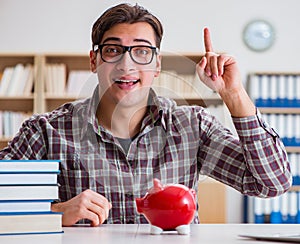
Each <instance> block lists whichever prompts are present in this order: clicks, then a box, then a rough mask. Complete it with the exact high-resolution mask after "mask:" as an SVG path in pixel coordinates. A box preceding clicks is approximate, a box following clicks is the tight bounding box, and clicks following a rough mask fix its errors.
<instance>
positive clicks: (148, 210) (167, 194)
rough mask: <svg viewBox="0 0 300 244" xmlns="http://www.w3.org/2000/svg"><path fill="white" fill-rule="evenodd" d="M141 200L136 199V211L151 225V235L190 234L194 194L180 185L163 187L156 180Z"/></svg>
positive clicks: (194, 209)
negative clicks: (175, 232)
mask: <svg viewBox="0 0 300 244" xmlns="http://www.w3.org/2000/svg"><path fill="white" fill-rule="evenodd" d="M153 184H154V186H153V187H152V188H151V189H150V190H149V191H148V192H147V194H146V195H145V196H144V197H143V198H137V199H135V201H136V206H137V211H138V212H139V213H141V214H143V215H144V216H145V217H146V219H147V220H148V221H149V223H150V224H151V231H150V232H151V234H160V233H162V232H163V231H169V230H176V231H177V232H178V233H179V234H188V233H189V232H190V223H191V222H192V220H193V218H194V215H195V211H196V193H195V191H194V190H193V189H189V188H188V187H186V186H184V185H180V184H169V185H165V186H163V185H162V184H161V183H160V181H159V180H158V179H154V180H153Z"/></svg>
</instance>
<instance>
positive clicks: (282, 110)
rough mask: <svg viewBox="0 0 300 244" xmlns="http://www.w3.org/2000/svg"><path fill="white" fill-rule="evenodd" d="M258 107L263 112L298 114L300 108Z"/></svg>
mask: <svg viewBox="0 0 300 244" xmlns="http://www.w3.org/2000/svg"><path fill="white" fill-rule="evenodd" d="M258 109H259V111H260V112H261V113H264V114H300V108H288V107H286V108H279V107H274V108H271V107H268V108H267V107H258Z"/></svg>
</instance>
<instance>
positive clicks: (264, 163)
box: [0, 4, 291, 226]
mask: <svg viewBox="0 0 300 244" xmlns="http://www.w3.org/2000/svg"><path fill="white" fill-rule="evenodd" d="M162 34H163V29H162V26H161V23H160V22H159V20H158V19H157V18H156V17H155V16H153V15H152V14H150V13H149V12H148V11H147V10H145V9H144V8H142V7H140V6H138V5H135V6H131V5H127V4H120V5H117V6H114V7H112V8H110V9H108V10H107V11H106V12H105V13H104V14H103V15H102V16H100V18H99V19H98V20H97V21H96V22H95V24H94V26H93V30H92V41H93V50H92V51H90V66H91V70H92V71H93V72H94V73H97V76H98V79H99V86H98V87H97V88H96V90H95V92H94V95H93V96H92V97H91V98H88V99H86V100H82V101H76V102H73V103H69V104H65V105H63V106H62V107H60V108H58V109H56V110H55V111H53V112H51V113H47V114H43V115H35V116H33V117H32V118H30V119H29V120H27V121H26V122H25V123H24V124H23V126H22V127H21V129H20V131H19V133H18V134H17V135H16V137H15V138H14V139H13V140H12V141H11V143H10V144H9V146H8V147H7V148H5V149H3V150H2V151H1V152H0V158H2V159H59V160H61V174H60V176H59V183H60V185H61V187H60V200H61V202H58V203H55V204H53V205H52V210H53V211H61V212H64V215H63V225H65V226H70V225H73V224H75V223H76V222H78V221H79V220H83V219H87V220H89V221H90V222H91V225H92V226H97V225H99V224H101V223H103V222H104V221H106V222H107V223H146V220H145V218H144V217H143V216H141V215H138V214H137V212H136V208H135V202H134V199H135V198H137V197H142V196H143V195H144V194H145V193H146V192H147V190H148V189H149V188H150V187H151V186H152V182H153V178H158V179H160V180H161V181H162V183H163V184H166V183H181V184H184V185H186V186H188V187H190V188H194V189H196V188H197V181H198V176H199V174H200V173H201V174H206V175H208V176H210V177H212V178H214V179H216V180H218V181H221V182H223V183H225V184H227V185H229V186H231V187H233V188H235V189H236V190H238V191H239V192H241V193H243V194H247V195H255V196H260V197H272V196H277V195H280V194H282V193H284V192H285V191H287V190H288V189H289V187H290V185H291V173H290V167H289V163H288V161H287V156H286V152H285V149H284V146H283V144H282V142H281V141H280V139H279V137H278V135H277V134H276V133H275V132H274V131H273V129H272V128H271V127H269V125H268V124H267V123H265V122H264V121H263V119H262V118H261V115H260V113H259V111H258V110H257V109H256V108H255V106H254V104H253V103H252V101H251V100H250V98H249V96H248V95H247V93H246V91H245V89H244V87H243V85H242V82H241V77H240V74H239V70H238V67H237V63H236V61H235V59H234V58H233V57H231V56H228V55H225V54H222V55H218V54H216V53H214V51H213V48H212V43H211V40H210V33H209V30H208V29H207V28H206V29H204V43H205V56H204V57H203V58H202V60H201V61H200V62H199V63H198V64H197V67H196V69H197V73H198V75H199V77H200V79H201V80H202V81H203V82H204V83H205V84H206V85H207V86H209V87H210V88H212V89H213V90H215V91H216V92H218V93H219V94H220V96H221V98H222V99H223V101H224V103H225V104H226V106H227V107H228V109H229V111H230V113H231V115H232V119H233V122H234V125H235V128H236V131H237V133H238V136H239V138H236V137H234V136H233V135H232V134H231V133H230V131H229V130H227V129H226V128H224V127H223V126H222V125H221V124H220V123H219V122H218V121H217V120H216V119H215V118H214V117H213V116H211V115H210V114H209V113H207V112H206V110H205V109H204V108H202V107H199V106H177V105H176V104H175V102H174V101H173V100H171V99H167V98H162V97H158V96H157V95H156V94H155V93H154V91H153V90H152V89H151V85H152V82H153V79H154V77H157V76H158V75H159V73H160V68H161V56H160V53H159V48H160V42H161V38H162Z"/></svg>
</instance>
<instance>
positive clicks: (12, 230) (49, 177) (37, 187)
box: [0, 160, 63, 235]
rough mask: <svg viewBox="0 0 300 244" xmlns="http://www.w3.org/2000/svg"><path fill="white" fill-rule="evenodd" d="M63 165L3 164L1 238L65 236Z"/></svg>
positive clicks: (45, 162)
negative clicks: (58, 207)
mask: <svg viewBox="0 0 300 244" xmlns="http://www.w3.org/2000/svg"><path fill="white" fill-rule="evenodd" d="M58 173H59V161H54V160H2V161H0V235H16V234H52V233H62V232H63V231H62V213H56V212H52V211H51V202H52V201H53V200H56V199H58V184H57V174H58Z"/></svg>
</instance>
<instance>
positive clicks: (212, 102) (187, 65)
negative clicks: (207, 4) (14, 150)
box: [0, 53, 223, 148]
mask: <svg viewBox="0 0 300 244" xmlns="http://www.w3.org/2000/svg"><path fill="white" fill-rule="evenodd" d="M201 57H202V55H201V54H200V53H185V54H173V53H163V54H162V73H166V74H167V75H168V76H170V78H171V79H172V80H173V79H177V80H179V82H181V83H182V81H183V80H184V79H185V78H186V77H187V76H191V77H193V78H195V77H196V76H195V75H196V73H195V64H196V63H197V62H198V61H199V60H200V59H201ZM17 64H22V65H26V64H31V65H32V66H33V69H34V78H33V89H32V92H31V93H30V94H27V95H21V96H20V95H18V96H5V95H3V96H0V111H4V110H9V111H14V112H24V113H27V114H28V116H29V114H32V113H44V112H47V111H51V110H53V109H55V108H57V107H58V106H60V105H61V104H63V103H66V102H70V101H73V100H76V99H77V98H79V97H82V94H79V95H77V96H75V95H72V94H71V95H70V94H67V93H65V92H64V91H62V89H60V91H59V92H49V91H47V88H48V87H47V86H48V85H47V83H48V82H49V81H48V80H47V79H49V77H48V73H47V72H48V71H47V69H48V66H51V65H52V66H55V65H58V64H60V65H63V66H64V72H65V73H64V74H63V75H62V76H63V79H64V80H65V81H64V82H65V83H66V85H67V82H68V79H69V76H70V75H71V73H72V72H74V71H85V72H89V69H90V64H89V54H88V53H86V54H85V53H50V54H39V53H37V54H31V53H30V54H27V53H24V54H22V53H21V54H15V53H12V54H10V53H4V54H0V78H1V77H2V75H3V73H4V70H5V68H6V67H15V66H16V65H17ZM175 70H176V74H175V73H173V72H174V71H175ZM88 75H90V77H92V76H93V74H92V73H91V72H89V73H88ZM86 77H87V76H86ZM56 78H57V76H56ZM87 79H89V78H87ZM92 79H94V80H95V77H93V78H92ZM87 82H90V81H87ZM93 82H94V81H93ZM170 84H171V85H173V84H172V83H170ZM190 84H191V83H190ZM199 84H200V85H199ZM94 85H95V82H94V83H92V88H91V90H93V86H94ZM191 85H194V84H191ZM197 85H199V86H198V87H196V88H197V89H198V91H200V92H201V91H202V92H203V90H205V89H206V87H203V85H202V86H201V82H200V81H199V83H198V81H196V84H195V86H197ZM207 89H208V88H207ZM179 92H181V90H180V88H179ZM83 94H85V93H84V92H83ZM203 94H204V95H202V94H200V96H198V95H197V94H196V95H195V94H194V95H193V96H189V95H188V94H183V95H182V94H179V96H178V94H177V95H176V96H175V97H173V98H174V99H175V100H176V101H177V102H178V104H179V105H184V104H192V105H201V106H205V107H207V106H220V105H223V102H222V100H221V99H220V98H219V97H218V96H217V95H216V94H212V93H211V92H210V91H207V90H205V91H204V93H203ZM186 95H187V96H186ZM10 138H11V137H4V136H1V135H0V148H3V147H4V146H5V145H6V144H7V142H8V140H9V139H10Z"/></svg>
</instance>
